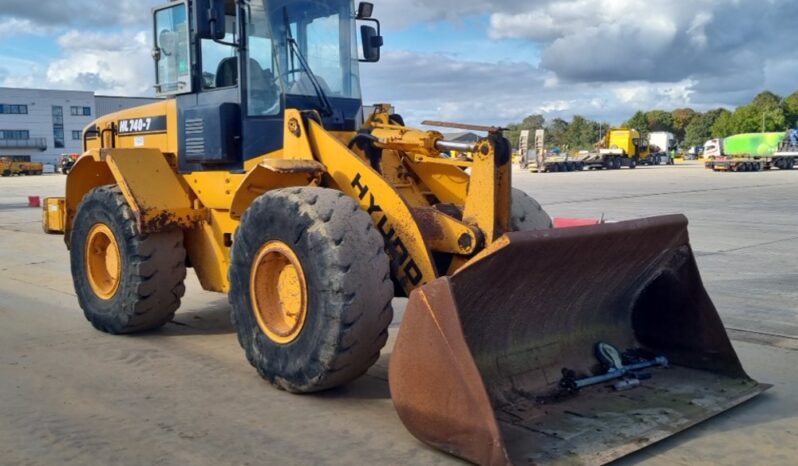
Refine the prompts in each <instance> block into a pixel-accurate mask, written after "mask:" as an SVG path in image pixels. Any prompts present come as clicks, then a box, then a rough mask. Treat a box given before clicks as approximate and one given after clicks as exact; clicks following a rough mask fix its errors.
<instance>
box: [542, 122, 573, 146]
mask: <svg viewBox="0 0 798 466" xmlns="http://www.w3.org/2000/svg"><path fill="white" fill-rule="evenodd" d="M569 126H570V125H569V124H568V122H567V121H565V120H563V119H562V118H555V119H554V120H552V121H551V122H549V124H548V125H546V147H548V148H554V147H559V148H560V149H562V150H564V151H565V150H568V149H569V147H568V127H569Z"/></svg>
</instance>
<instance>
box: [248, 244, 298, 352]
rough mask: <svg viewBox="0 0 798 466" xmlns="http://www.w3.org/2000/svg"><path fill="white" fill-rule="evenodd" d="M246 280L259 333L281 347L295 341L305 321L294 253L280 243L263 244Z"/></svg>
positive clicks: (296, 260)
mask: <svg viewBox="0 0 798 466" xmlns="http://www.w3.org/2000/svg"><path fill="white" fill-rule="evenodd" d="M249 277H250V278H249V280H250V281H249V292H250V297H251V300H252V308H253V312H254V313H255V318H256V319H257V320H258V325H259V326H260V328H261V330H263V333H265V334H266V336H268V337H269V338H270V339H271V340H272V341H274V342H275V343H278V344H281V345H285V344H288V343H291V342H293V341H294V340H296V339H297V338H298V337H299V334H300V333H302V328H303V327H304V326H305V319H306V318H307V307H308V299H307V296H308V287H307V283H306V282H305V273H304V271H303V270H302V265H301V263H300V262H299V258H298V257H297V256H296V254H295V253H294V251H293V250H292V249H291V248H290V247H289V246H288V245H287V244H285V243H283V242H282V241H270V242H268V243H266V244H264V245H263V246H262V247H261V248H260V250H259V251H258V254H257V256H256V258H255V261H254V262H253V263H252V270H251V272H250V275H249Z"/></svg>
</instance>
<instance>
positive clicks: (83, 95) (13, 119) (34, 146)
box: [0, 87, 158, 163]
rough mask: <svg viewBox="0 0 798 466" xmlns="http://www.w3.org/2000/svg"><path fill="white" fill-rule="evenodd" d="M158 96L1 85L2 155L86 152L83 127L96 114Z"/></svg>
mask: <svg viewBox="0 0 798 466" xmlns="http://www.w3.org/2000/svg"><path fill="white" fill-rule="evenodd" d="M157 100H158V99H154V98H140V97H112V96H96V95H94V93H93V92H85V91H59V90H46V89H15V88H4V87H0V156H4V155H29V156H31V158H32V159H33V160H34V161H40V162H44V163H55V162H56V161H57V160H58V159H59V158H60V157H61V156H62V155H64V154H74V153H81V152H83V140H82V136H83V130H84V129H85V128H86V127H87V126H88V125H89V124H90V123H91V122H92V121H93V120H95V119H96V118H98V117H101V116H103V115H107V114H109V113H113V112H117V111H119V110H124V109H127V108H131V107H137V106H139V105H144V104H148V103H151V102H156V101H157Z"/></svg>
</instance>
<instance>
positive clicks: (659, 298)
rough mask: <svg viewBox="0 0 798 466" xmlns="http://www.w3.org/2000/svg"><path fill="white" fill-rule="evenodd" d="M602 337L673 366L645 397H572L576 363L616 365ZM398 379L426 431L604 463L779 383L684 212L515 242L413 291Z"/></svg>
mask: <svg viewBox="0 0 798 466" xmlns="http://www.w3.org/2000/svg"><path fill="white" fill-rule="evenodd" d="M598 342H607V343H610V344H612V345H615V346H616V347H618V348H620V349H622V350H623V351H626V350H636V351H640V352H645V353H648V354H651V355H658V356H664V357H667V359H668V360H669V361H670V366H669V367H667V368H664V367H657V368H649V369H646V370H645V372H646V373H647V375H650V377H651V378H650V379H646V380H643V381H642V382H641V383H640V386H639V387H638V388H635V389H633V390H629V391H622V392H621V391H615V390H613V388H611V387H610V386H608V385H610V384H607V383H604V384H598V385H594V386H589V387H585V388H582V389H580V390H578V391H576V392H566V391H564V390H563V388H562V386H561V381H562V379H563V370H564V369H568V370H569V371H572V373H574V374H576V376H577V377H578V378H584V377H590V376H593V375H600V374H603V373H605V369H604V368H602V366H601V365H600V364H599V361H598V360H597V358H596V356H595V352H594V349H595V346H596V343H598ZM390 385H391V395H392V397H393V400H394V404H395V406H396V408H397V411H398V412H399V416H400V418H401V419H402V421H403V422H404V424H405V425H406V427H407V428H408V430H410V432H412V433H413V434H414V435H415V436H416V437H417V438H419V439H420V440H422V441H424V442H426V443H428V444H430V445H432V446H434V447H436V448H438V449H441V450H444V451H447V452H449V453H452V454H454V455H457V456H460V457H462V458H464V459H467V460H469V461H472V462H475V463H478V464H484V465H507V464H553V463H557V464H604V463H607V462H610V461H612V460H615V459H617V458H620V457H622V456H624V455H627V454H629V453H631V452H633V451H635V450H638V449H641V448H643V447H645V446H647V445H650V444H651V443H654V442H657V441H659V440H662V439H663V438H666V437H668V436H670V435H673V434H674V433H676V432H679V431H681V430H684V429H686V428H688V427H690V426H692V425H694V424H696V423H698V422H701V421H703V420H705V419H708V418H710V417H712V416H714V415H716V414H718V413H720V412H723V411H725V410H727V409H729V408H731V407H733V406H735V405H738V404H740V403H742V402H744V401H746V400H748V399H750V398H752V397H754V396H756V395H758V394H759V393H761V392H762V391H764V390H765V389H766V388H767V387H766V386H764V385H760V384H758V383H757V382H755V381H753V380H752V379H750V378H749V377H748V376H747V375H746V373H745V371H744V370H743V368H742V366H741V364H740V361H739V359H738V358H737V355H736V353H735V352H734V349H733V348H732V346H731V343H730V341H729V338H728V336H727V334H726V331H725V329H724V327H723V324H722V322H721V320H720V318H719V316H718V313H717V310H716V309H715V307H714V305H713V304H712V301H711V300H710V298H709V296H708V295H707V293H706V291H705V289H704V287H703V285H702V283H701V278H700V275H699V273H698V268H697V266H696V263H695V259H694V256H693V252H692V250H691V248H690V245H689V239H688V234H687V219H686V218H685V217H683V216H668V217H658V218H651V219H642V220H635V221H631V222H623V223H617V224H607V225H596V226H588V227H579V228H572V229H566V230H544V231H535V232H521V233H511V234H508V235H506V236H504V237H503V238H502V239H501V240H500V241H498V242H497V243H496V244H495V245H494V246H491V247H490V248H489V249H488V250H487V251H484V252H483V253H481V254H479V255H478V257H477V258H475V259H474V260H472V261H471V262H469V263H468V264H466V265H465V266H464V267H463V268H462V269H461V270H459V271H458V272H457V273H455V274H454V275H452V276H451V277H444V278H441V279H438V280H436V281H434V282H432V283H429V284H428V285H425V286H423V287H421V288H420V289H418V290H416V291H415V292H414V293H413V294H412V295H411V297H410V303H409V305H408V307H407V311H406V313H405V317H404V321H403V323H402V327H401V329H400V331H399V336H398V339H397V342H396V346H395V349H394V352H393V355H392V357H391V365H390Z"/></svg>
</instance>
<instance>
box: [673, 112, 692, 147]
mask: <svg viewBox="0 0 798 466" xmlns="http://www.w3.org/2000/svg"><path fill="white" fill-rule="evenodd" d="M671 116H672V117H673V133H674V134H675V135H676V139H678V140H680V141H683V140H684V138H685V136H686V132H687V125H689V124H690V122H691V121H692V120H693V118H695V116H696V112H695V110H693V109H692V108H677V109H676V110H674V111H673V112H671Z"/></svg>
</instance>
